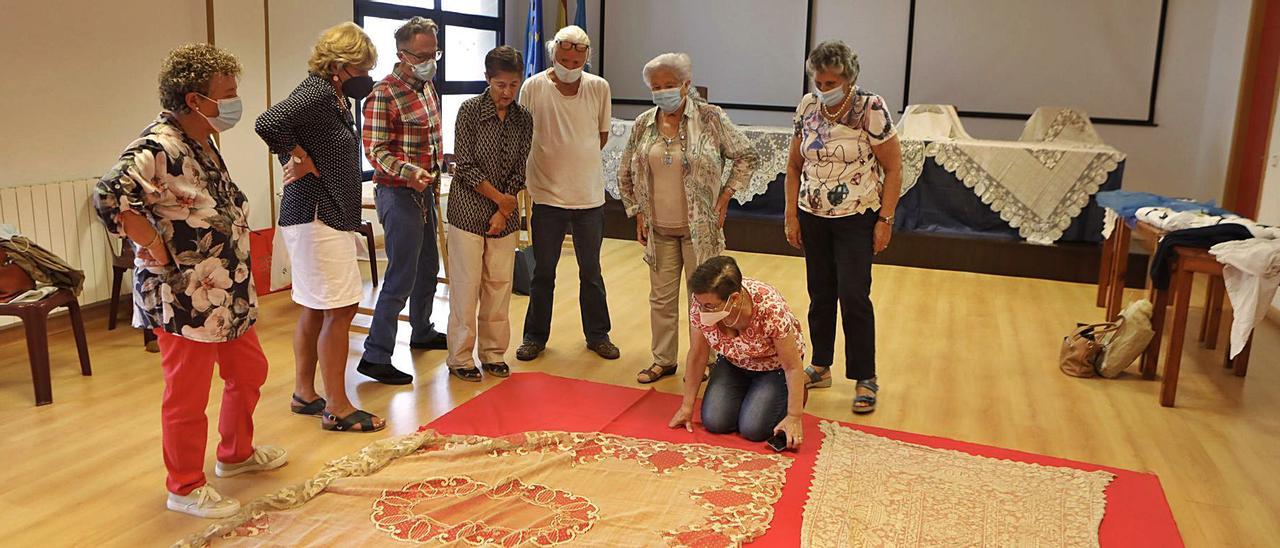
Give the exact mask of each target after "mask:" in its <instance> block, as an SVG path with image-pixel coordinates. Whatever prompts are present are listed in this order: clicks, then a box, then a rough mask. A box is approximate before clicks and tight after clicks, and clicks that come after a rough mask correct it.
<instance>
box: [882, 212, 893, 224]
mask: <svg viewBox="0 0 1280 548" xmlns="http://www.w3.org/2000/svg"><path fill="white" fill-rule="evenodd" d="M879 220H880V222H882V223H884V224H887V225H889V226H893V215H890V216H888V217H885V216H884V215H881V216H880V219H879Z"/></svg>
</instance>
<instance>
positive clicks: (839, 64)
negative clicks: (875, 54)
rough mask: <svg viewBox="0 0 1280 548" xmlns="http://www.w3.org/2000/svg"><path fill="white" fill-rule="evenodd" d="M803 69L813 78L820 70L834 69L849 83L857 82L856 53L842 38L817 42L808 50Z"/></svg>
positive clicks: (858, 69)
mask: <svg viewBox="0 0 1280 548" xmlns="http://www.w3.org/2000/svg"><path fill="white" fill-rule="evenodd" d="M804 70H805V72H807V73H809V77H810V78H813V77H814V76H815V75H817V74H818V72H820V71H824V70H834V71H836V72H838V73H840V76H843V77H844V78H845V79H847V80H849V83H850V84H856V83H857V82H858V72H859V71H860V68H859V66H858V53H857V52H855V51H853V48H850V47H849V44H846V43H844V41H843V40H827V41H826V42H823V43H821V44H818V45H817V46H816V47H814V48H813V51H810V52H809V58H808V59H806V60H805V62H804Z"/></svg>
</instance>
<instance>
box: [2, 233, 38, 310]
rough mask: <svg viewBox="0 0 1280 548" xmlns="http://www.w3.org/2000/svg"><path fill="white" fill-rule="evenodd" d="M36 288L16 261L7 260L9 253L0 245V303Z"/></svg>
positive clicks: (34, 283)
mask: <svg viewBox="0 0 1280 548" xmlns="http://www.w3.org/2000/svg"><path fill="white" fill-rule="evenodd" d="M35 288H36V281H35V280H33V279H31V275H30V274H27V271H26V270H23V269H22V267H20V266H18V263H15V262H13V261H10V260H9V253H8V251H6V250H5V249H4V248H3V247H0V303H7V302H9V301H10V300H12V299H13V298H14V297H17V296H18V295H20V294H22V293H25V292H27V291H30V290H32V289H35Z"/></svg>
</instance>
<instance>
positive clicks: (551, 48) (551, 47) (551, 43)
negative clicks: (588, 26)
mask: <svg viewBox="0 0 1280 548" xmlns="http://www.w3.org/2000/svg"><path fill="white" fill-rule="evenodd" d="M557 42H569V43H570V44H582V45H585V46H587V59H590V58H591V51H592V48H591V37H590V36H587V31H585V30H582V27H579V26H578V25H569V26H567V27H565V28H562V29H560V30H558V31H556V36H555V38H552V39H551V40H548V41H547V56H548V57H555V56H556V43H557Z"/></svg>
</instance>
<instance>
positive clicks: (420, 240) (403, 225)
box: [364, 185, 440, 363]
mask: <svg viewBox="0 0 1280 548" xmlns="http://www.w3.org/2000/svg"><path fill="white" fill-rule="evenodd" d="M376 193H377V204H378V222H380V223H382V229H383V231H384V232H385V240H386V242H385V245H386V250H387V271H386V274H385V275H384V276H383V278H382V291H380V292H379V293H378V304H377V305H376V306H375V307H374V309H373V323H372V324H370V325H369V336H368V337H366V338H365V340H364V359H366V360H368V361H371V362H375V363H391V353H392V352H393V351H394V350H395V346H396V329H397V328H398V327H399V324H400V319H399V317H400V311H402V310H404V304H405V301H406V300H408V301H409V326H410V327H411V328H412V329H413V331H412V333H411V335H410V337H409V340H410V341H412V342H421V343H425V342H427V341H430V340H431V339H432V338H434V337H435V336H436V330H435V327H434V326H433V325H432V324H431V305H432V303H433V301H435V298H436V276H437V275H439V273H440V253H439V250H437V249H436V212H435V208H434V207H430V204H428V207H427V208H426V209H427V211H426V214H425V215H424V214H423V208H422V207H421V206H419V205H418V203H417V201H415V200H414V196H413V194H414V192H413V189H411V188H408V187H387V186H381V185H379V186H378V187H377V189H376ZM369 252H370V253H373V250H369Z"/></svg>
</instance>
